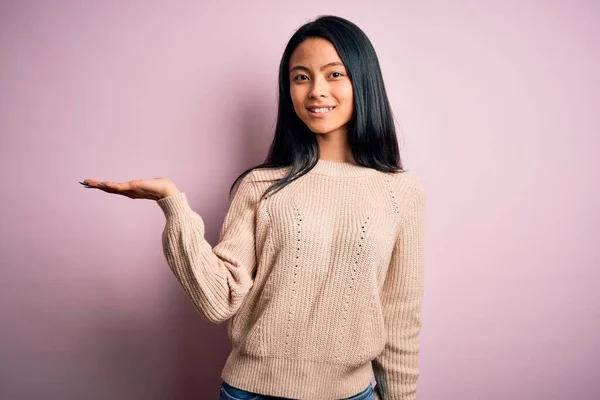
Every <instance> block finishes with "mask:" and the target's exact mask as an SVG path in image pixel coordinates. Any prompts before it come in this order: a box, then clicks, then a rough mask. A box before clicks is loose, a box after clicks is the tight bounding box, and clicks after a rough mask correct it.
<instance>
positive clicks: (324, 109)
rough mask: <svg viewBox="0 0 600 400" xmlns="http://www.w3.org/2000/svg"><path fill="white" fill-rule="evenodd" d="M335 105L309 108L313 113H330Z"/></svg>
mask: <svg viewBox="0 0 600 400" xmlns="http://www.w3.org/2000/svg"><path fill="white" fill-rule="evenodd" d="M334 108H335V107H322V108H307V110H308V111H309V112H310V113H311V114H315V115H316V114H320V115H323V114H327V113H329V112H330V111H331V110H333V109H334Z"/></svg>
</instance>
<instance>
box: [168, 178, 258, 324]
mask: <svg viewBox="0 0 600 400" xmlns="http://www.w3.org/2000/svg"><path fill="white" fill-rule="evenodd" d="M250 175H251V173H250V174H248V175H246V176H245V177H244V178H243V179H242V181H241V182H240V185H239V187H238V190H237V192H236V193H235V195H234V198H233V200H232V202H231V204H230V206H229V210H228V211H227V214H226V216H225V220H224V222H223V226H222V228H221V233H220V235H219V243H218V244H217V245H216V246H215V247H214V248H213V247H212V246H211V244H210V243H208V242H207V241H206V239H205V238H204V221H203V220H202V218H201V217H200V216H199V215H198V214H197V213H196V212H194V211H193V210H192V209H191V208H190V206H189V203H188V201H187V198H186V195H185V193H183V192H180V193H177V194H175V195H173V196H169V197H165V198H162V199H160V200H158V205H159V206H160V207H161V209H162V210H163V212H164V214H165V217H166V225H165V228H164V230H163V233H162V244H163V252H164V255H165V258H166V259H167V263H168V264H169V266H170V267H171V270H172V271H173V273H174V274H175V276H176V277H177V279H178V280H179V283H180V284H181V286H182V287H183V290H184V291H185V293H186V294H187V296H188V298H189V299H190V300H191V301H192V303H193V304H194V306H195V307H196V308H197V309H198V311H199V312H200V313H201V314H202V315H203V316H204V317H205V318H206V319H207V320H208V321H210V322H213V323H217V324H218V323H221V322H223V321H225V320H227V319H228V318H230V317H231V316H233V314H235V312H236V311H237V310H238V309H239V307H240V306H241V304H242V301H243V300H244V297H245V296H246V294H247V293H248V291H249V290H250V288H251V287H252V284H253V273H254V270H255V268H256V253H255V215H256V205H257V200H258V197H259V196H258V193H257V190H256V187H255V184H253V183H252V182H251V180H250Z"/></svg>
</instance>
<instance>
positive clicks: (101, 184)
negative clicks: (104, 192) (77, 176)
mask: <svg viewBox="0 0 600 400" xmlns="http://www.w3.org/2000/svg"><path fill="white" fill-rule="evenodd" d="M98 186H100V187H106V185H105V184H103V183H99V184H98Z"/></svg>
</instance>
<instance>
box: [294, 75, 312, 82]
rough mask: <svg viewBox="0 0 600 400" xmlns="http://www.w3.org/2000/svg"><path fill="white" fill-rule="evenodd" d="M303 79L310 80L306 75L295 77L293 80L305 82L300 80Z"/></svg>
mask: <svg viewBox="0 0 600 400" xmlns="http://www.w3.org/2000/svg"><path fill="white" fill-rule="evenodd" d="M302 77H304V78H307V79H308V76H306V75H296V76H295V77H294V79H293V80H295V81H300V80H304V79H298V78H302Z"/></svg>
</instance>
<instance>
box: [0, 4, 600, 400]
mask: <svg viewBox="0 0 600 400" xmlns="http://www.w3.org/2000/svg"><path fill="white" fill-rule="evenodd" d="M0 7H1V8H0V51H1V54H0V134H1V139H0V163H1V170H0V171H1V174H2V175H1V178H2V179H1V183H0V187H1V191H2V193H1V201H2V206H1V207H0V221H1V222H0V224H1V228H0V234H1V236H0V263H1V268H2V274H1V275H0V276H1V277H0V312H1V315H0V317H1V321H2V322H1V326H0V343H1V344H0V398H2V399H41V398H43V399H157V400H158V399H192V398H195V399H209V398H214V399H216V398H217V396H218V389H219V383H220V379H219V375H220V372H221V368H222V366H223V363H224V361H225V358H226V356H227V354H228V352H229V346H230V345H229V343H228V341H227V335H226V331H225V325H224V324H222V325H219V326H216V325H211V324H209V323H207V322H205V321H204V320H203V319H202V318H201V317H200V315H199V314H197V313H196V311H195V310H194V308H193V306H192V305H191V303H189V302H188V301H187V299H186V297H185V295H184V293H183V291H182V290H181V289H180V287H179V284H178V283H177V282H176V281H175V279H174V277H173V275H172V273H171V271H170V270H169V268H168V266H167V264H166V261H165V259H164V256H163V254H162V249H161V242H160V236H161V232H162V228H163V226H164V217H163V215H162V212H161V211H160V209H159V207H158V206H157V205H156V204H155V203H154V202H152V201H143V200H129V199H126V198H124V197H119V196H114V195H108V194H105V193H102V192H99V191H95V190H89V189H84V188H83V187H82V186H80V185H79V184H78V183H77V181H78V180H83V179H85V178H94V179H101V180H111V181H122V180H130V179H136V178H150V177H156V176H167V177H169V178H171V179H173V180H174V181H175V182H176V183H177V184H178V186H179V187H180V189H182V190H183V191H185V192H186V193H187V194H188V196H189V198H190V201H191V203H192V207H193V208H194V209H195V210H196V211H197V212H198V213H200V215H202V216H203V217H204V218H205V220H206V225H207V238H208V240H209V241H210V242H211V243H212V244H215V243H216V242H215V241H216V239H217V236H218V233H219V230H220V227H221V223H222V222H223V218H224V215H225V212H226V211H227V208H228V198H227V191H228V189H229V186H230V185H231V183H232V181H233V179H234V178H235V177H236V176H237V174H239V173H240V172H241V171H242V170H243V169H245V168H247V167H249V166H252V165H255V164H257V163H259V162H260V161H261V160H262V159H263V157H264V156H265V154H266V151H267V149H268V145H269V144H270V140H271V138H272V128H273V125H274V120H275V111H276V88H277V86H276V80H277V67H278V63H279V59H280V57H281V54H282V52H283V48H284V46H285V44H286V42H287V40H288V39H289V37H290V36H291V34H292V33H293V31H294V30H295V29H296V28H298V27H299V26H300V25H301V24H302V23H304V22H306V21H308V20H309V19H311V18H313V17H315V16H317V15H319V14H327V13H331V14H336V15H340V16H343V17H346V18H348V19H350V20H352V21H354V22H355V23H357V24H358V25H359V26H360V27H361V28H363V30H364V31H365V32H366V33H367V35H368V36H369V37H370V39H371V40H372V42H373V44H374V46H375V48H376V50H377V52H378V54H379V57H380V61H381V64H382V68H383V74H384V79H385V82H386V85H387V89H388V93H389V96H390V100H391V102H392V106H393V110H394V112H395V115H396V118H397V120H398V123H399V125H400V126H401V129H402V135H401V137H400V143H401V146H402V151H403V153H402V154H403V156H404V160H405V162H406V165H407V166H408V167H409V168H410V169H411V170H412V172H413V173H415V174H416V175H417V176H418V177H419V178H420V179H421V181H422V183H423V185H424V187H425V189H426V191H427V195H428V214H427V218H428V220H427V233H426V288H425V289H426V298H425V301H424V305H423V329H422V336H421V337H422V339H421V348H422V351H421V358H420V360H421V378H420V380H419V392H420V396H419V398H420V399H423V400H427V399H432V400H433V399H473V400H480V399H486V400H495V399H498V400H500V399H502V400H504V399H512V400H515V399H523V400H532V399H534V400H536V399H540V400H542V399H544V400H550V399H565V400H566V399H569V400H571V399H578V400H581V399H598V398H600V383H599V380H598V373H599V371H600V348H599V347H600V346H599V339H598V338H599V337H600V332H599V331H600V329H599V328H600V321H599V320H600V318H599V317H600V302H599V296H598V291H599V289H598V284H599V283H600V282H599V280H600V279H599V278H600V272H599V267H600V250H599V240H598V236H599V232H598V230H599V228H600V213H599V206H600V190H599V189H598V184H599V183H600V179H599V178H600V176H599V175H600V174H599V173H598V167H599V163H598V161H597V160H598V155H597V152H598V149H599V148H600V136H599V129H600V113H599V111H600V110H599V104H600V79H599V76H598V72H599V71H600V24H598V20H599V18H600V6H599V5H598V3H597V2H594V1H571V2H566V1H545V2H542V1H538V2H532V1H520V2H517V1H483V2H475V1H460V2H450V1H445V0H438V1H429V2H426V4H425V3H424V2H416V1H414V2H406V1H405V2H402V1H368V2H364V1H354V2H348V1H329V2H282V1H274V0H273V1H251V2H250V1H248V2H243V1H238V2H216V1H204V2H191V1H171V2H167V1H162V2H159V1H143V2H142V1H137V2H133V1H128V2H118V1H110V2H108V1H96V2H92V1H86V2H84V1H70V2H69V1H37V2H36V1H22V2H20V1H12V2H11V1H3V2H2V3H1V6H0Z"/></svg>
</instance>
